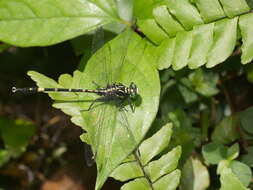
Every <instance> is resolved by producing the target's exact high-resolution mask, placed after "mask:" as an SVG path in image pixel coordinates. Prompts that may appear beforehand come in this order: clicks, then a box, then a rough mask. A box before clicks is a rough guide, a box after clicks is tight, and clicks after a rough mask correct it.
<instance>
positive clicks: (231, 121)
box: [212, 116, 239, 144]
mask: <svg viewBox="0 0 253 190" xmlns="http://www.w3.org/2000/svg"><path fill="white" fill-rule="evenodd" d="M237 126H238V118H237V117H236V116H229V117H225V118H224V119H223V120H222V121H221V122H220V123H219V124H218V125H217V126H216V127H215V130H214V132H213V133H212V140H213V141H216V142H219V143H222V144H229V143H231V142H233V141H235V140H236V139H238V138H239V134H238V131H237Z"/></svg>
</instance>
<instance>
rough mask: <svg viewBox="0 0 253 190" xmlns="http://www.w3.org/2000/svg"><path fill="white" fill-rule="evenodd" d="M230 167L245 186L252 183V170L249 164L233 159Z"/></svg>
mask: <svg viewBox="0 0 253 190" xmlns="http://www.w3.org/2000/svg"><path fill="white" fill-rule="evenodd" d="M230 168H231V169H232V172H233V173H234V174H235V175H236V176H237V177H238V179H239V180H240V181H241V182H242V184H243V185H244V186H245V187H247V186H248V185H249V184H250V182H251V179H252V172H251V169H250V167H249V166H247V165H246V164H243V163H242V162H239V161H236V160H233V161H232V162H231V164H230Z"/></svg>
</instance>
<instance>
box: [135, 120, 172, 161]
mask: <svg viewBox="0 0 253 190" xmlns="http://www.w3.org/2000/svg"><path fill="white" fill-rule="evenodd" d="M171 134H172V124H171V123H169V124H167V125H165V126H163V127H162V129H161V130H160V131H158V132H157V133H156V134H155V135H153V136H152V137H151V138H149V139H146V140H145V141H143V142H142V143H141V145H140V147H139V151H140V154H141V162H142V163H143V164H144V165H146V164H147V163H148V162H149V161H150V160H151V159H152V158H153V157H154V156H156V155H158V154H159V153H160V152H161V151H162V150H164V148H165V147H166V146H167V145H168V144H169V142H170V138H171ZM154 145H155V146H154ZM152 147H153V148H152Z"/></svg>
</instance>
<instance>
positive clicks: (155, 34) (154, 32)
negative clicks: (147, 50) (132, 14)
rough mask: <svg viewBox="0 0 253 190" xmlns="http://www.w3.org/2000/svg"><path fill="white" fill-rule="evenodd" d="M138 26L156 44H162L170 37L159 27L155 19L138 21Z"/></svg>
mask: <svg viewBox="0 0 253 190" xmlns="http://www.w3.org/2000/svg"><path fill="white" fill-rule="evenodd" d="M137 24H138V26H139V27H140V29H141V30H142V32H143V33H144V34H145V35H146V36H148V37H149V38H150V39H151V40H152V41H153V42H154V43H155V44H160V43H161V42H162V41H163V40H165V39H166V38H168V35H167V34H166V33H165V32H164V31H163V30H162V29H161V28H160V27H159V26H158V24H157V23H156V22H155V20H154V19H145V20H138V21H137Z"/></svg>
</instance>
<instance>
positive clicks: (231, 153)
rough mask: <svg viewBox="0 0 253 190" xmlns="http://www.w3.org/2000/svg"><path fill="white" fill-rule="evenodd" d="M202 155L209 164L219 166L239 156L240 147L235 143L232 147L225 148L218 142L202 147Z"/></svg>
mask: <svg viewBox="0 0 253 190" xmlns="http://www.w3.org/2000/svg"><path fill="white" fill-rule="evenodd" d="M202 155H203V157H204V159H205V162H206V163H207V164H218V163H219V162H221V161H223V160H226V161H231V160H234V159H236V158H237V157H238V155H239V145H238V144H237V143H235V144H234V145H232V146H231V147H225V146H224V145H222V144H220V143H218V142H212V143H209V144H206V145H204V146H203V147H202Z"/></svg>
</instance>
